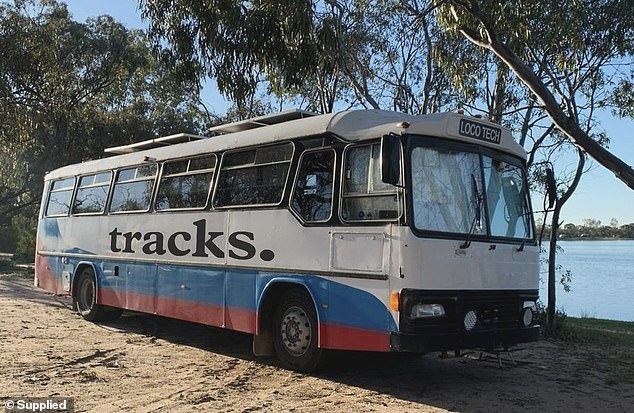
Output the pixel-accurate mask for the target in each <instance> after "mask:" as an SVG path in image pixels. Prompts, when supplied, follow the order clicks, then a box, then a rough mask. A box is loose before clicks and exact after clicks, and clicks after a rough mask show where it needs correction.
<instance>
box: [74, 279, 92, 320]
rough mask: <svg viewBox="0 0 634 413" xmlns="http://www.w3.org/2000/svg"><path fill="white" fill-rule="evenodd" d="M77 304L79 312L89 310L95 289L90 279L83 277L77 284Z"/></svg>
mask: <svg viewBox="0 0 634 413" xmlns="http://www.w3.org/2000/svg"><path fill="white" fill-rule="evenodd" d="M77 296H78V297H77V298H78V299H77V305H78V309H79V311H81V312H85V311H90V310H91V309H92V306H93V304H94V303H95V290H94V288H93V286H92V282H90V280H88V279H86V278H84V279H83V280H82V282H81V283H80V285H79V293H78V294H77Z"/></svg>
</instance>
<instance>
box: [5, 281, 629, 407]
mask: <svg viewBox="0 0 634 413" xmlns="http://www.w3.org/2000/svg"><path fill="white" fill-rule="evenodd" d="M0 346H1V347H0V349H1V350H0V400H3V399H6V398H10V397H11V398H15V397H18V396H22V397H36V396H38V397H51V396H64V397H74V399H75V409H76V411H95V412H119V411H133V412H163V411H170V412H171V411H175V412H180V411H182V412H190V411H201V412H322V411H328V412H329V413H334V412H346V413H347V412H391V413H393V412H446V411H451V412H527V411H528V412H533V411H534V412H579V411H593V412H594V411H601V412H632V411H634V385H632V384H619V383H616V382H615V381H614V379H613V378H612V376H611V371H610V365H609V363H608V362H606V361H605V360H603V359H602V358H601V356H600V354H601V353H600V352H601V350H600V349H597V348H590V347H587V346H580V345H577V346H573V347H570V346H562V345H560V344H557V343H553V342H548V341H541V342H539V343H533V344H530V345H526V346H524V347H523V348H522V349H519V350H517V351H515V352H514V359H515V361H516V363H515V365H511V363H510V362H505V363H503V366H502V368H499V366H498V362H497V359H495V358H494V357H485V358H484V359H483V360H478V356H479V353H472V354H470V355H467V356H463V357H460V358H452V359H445V360H442V359H440V358H439V357H438V355H437V354H428V355H426V356H424V357H393V355H380V354H368V353H365V354H363V353H339V354H335V355H333V357H332V362H331V365H330V366H329V367H328V368H326V369H325V370H324V371H322V372H320V373H317V374H313V375H304V374H298V373H295V372H291V371H287V370H284V369H282V368H280V367H279V363H278V362H277V361H276V360H275V359H274V358H270V359H266V358H265V359H259V358H257V359H256V358H255V357H254V356H253V355H252V354H251V338H250V336H248V335H243V334H239V333H235V332H230V331H224V330H221V329H214V328H210V327H205V326H200V325H196V324H191V323H184V322H179V321H175V320H169V319H165V318H159V317H154V316H150V315H142V314H125V315H124V317H123V318H122V319H120V320H118V321H116V322H110V323H105V324H92V323H89V322H86V321H83V320H82V319H81V318H80V317H79V316H78V315H76V314H74V313H73V312H72V311H71V309H70V300H69V299H68V298H63V297H55V296H53V295H51V294H48V293H46V292H43V291H41V290H37V289H34V288H33V287H32V286H31V280H30V279H25V278H21V277H17V276H14V275H7V274H5V275H0ZM0 408H2V403H1V402H0Z"/></svg>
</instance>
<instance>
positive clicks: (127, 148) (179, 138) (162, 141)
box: [104, 133, 207, 155]
mask: <svg viewBox="0 0 634 413" xmlns="http://www.w3.org/2000/svg"><path fill="white" fill-rule="evenodd" d="M206 138H207V136H199V135H192V134H189V133H177V134H175V135H169V136H163V137H162V138H155V139H149V140H147V141H142V142H136V143H131V144H130V145H123V146H114V147H112V148H106V149H104V152H106V153H111V154H114V155H121V154H124V153H132V152H138V151H142V150H144V149H152V148H160V147H161V146H169V145H175V144H177V143H183V142H191V141H195V140H199V139H206Z"/></svg>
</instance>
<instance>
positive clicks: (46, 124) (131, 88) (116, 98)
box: [0, 0, 204, 226]
mask: <svg viewBox="0 0 634 413" xmlns="http://www.w3.org/2000/svg"><path fill="white" fill-rule="evenodd" d="M0 48H1V50H2V59H0V148H1V149H0V226H2V225H6V224H7V222H9V221H10V220H11V219H12V217H13V216H15V215H16V214H20V213H21V214H24V215H26V216H33V215H34V214H33V209H34V208H36V207H37V205H39V199H40V193H41V184H42V175H43V174H44V173H45V172H46V171H47V170H51V169H53V168H56V167H58V166H61V165H64V164H67V163H71V162H79V161H82V160H84V159H86V158H95V157H99V156H101V154H102V153H103V148H104V147H106V146H112V145H119V144H124V143H129V142H132V141H136V140H140V139H143V138H146V139H147V138H148V137H152V136H155V135H157V134H163V133H171V132H173V131H191V132H200V131H201V130H204V126H203V125H202V122H204V119H203V117H202V115H201V113H200V110H199V108H198V105H197V96H196V93H195V89H192V88H190V85H187V84H184V83H182V82H181V81H180V80H179V79H176V78H175V77H174V76H173V75H172V74H170V72H169V71H167V70H166V69H165V67H164V66H162V65H160V64H159V62H157V61H156V59H155V58H154V57H153V54H152V53H151V52H152V50H151V48H150V47H149V45H148V42H147V39H146V38H145V36H144V34H143V33H142V32H139V31H131V30H127V29H126V28H125V27H124V26H123V25H122V24H120V23H118V22H116V21H114V20H113V19H112V18H111V17H109V16H99V17H95V18H91V19H89V20H88V21H86V22H85V23H80V22H77V21H75V20H73V18H72V16H71V15H70V13H69V11H68V9H67V7H66V5H65V4H63V3H58V2H55V1H52V0H42V1H37V0H16V1H14V2H13V3H7V2H4V3H0ZM192 90H193V91H194V92H192Z"/></svg>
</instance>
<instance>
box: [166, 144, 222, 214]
mask: <svg viewBox="0 0 634 413" xmlns="http://www.w3.org/2000/svg"><path fill="white" fill-rule="evenodd" d="M215 167H216V155H213V154H212V155H207V156H204V157H199V158H192V159H183V160H176V161H169V162H165V163H164V164H163V175H162V177H161V182H160V183H159V189H158V195H157V196H156V205H155V206H156V210H157V211H169V210H174V209H196V208H204V207H205V205H207V197H208V196H209V189H210V186H211V180H212V178H213V175H214V169H215Z"/></svg>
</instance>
